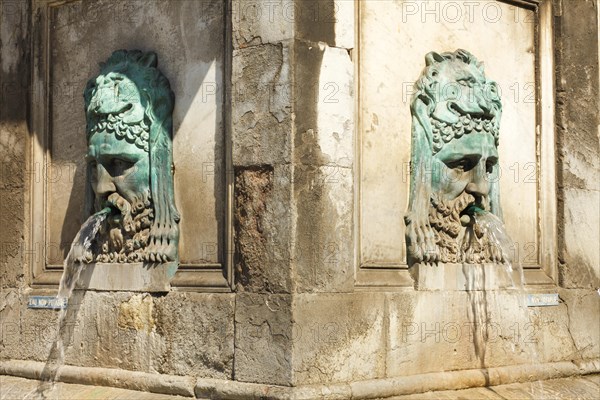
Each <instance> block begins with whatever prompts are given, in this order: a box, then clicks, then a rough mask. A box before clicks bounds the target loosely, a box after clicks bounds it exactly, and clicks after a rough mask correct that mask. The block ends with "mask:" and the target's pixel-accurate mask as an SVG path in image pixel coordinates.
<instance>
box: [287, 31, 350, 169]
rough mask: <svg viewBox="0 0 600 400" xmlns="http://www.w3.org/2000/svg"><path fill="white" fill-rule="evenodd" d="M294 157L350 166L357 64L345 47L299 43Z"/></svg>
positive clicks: (303, 160)
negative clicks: (355, 68)
mask: <svg viewBox="0 0 600 400" xmlns="http://www.w3.org/2000/svg"><path fill="white" fill-rule="evenodd" d="M295 51H296V60H297V61H296V65H297V69H296V74H297V78H296V87H295V97H294V98H295V100H296V102H295V109H294V111H295V113H296V120H295V123H296V138H295V144H296V146H295V152H294V156H295V158H294V160H295V161H296V162H297V163H302V164H313V165H331V164H334V165H340V166H343V167H348V168H349V167H351V166H352V165H353V160H354V65H353V64H352V60H351V59H350V56H349V55H348V52H347V51H346V50H345V49H338V48H333V47H328V46H325V45H324V44H318V45H316V44H307V43H303V42H297V43H296V48H295Z"/></svg>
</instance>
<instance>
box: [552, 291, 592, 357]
mask: <svg viewBox="0 0 600 400" xmlns="http://www.w3.org/2000/svg"><path fill="white" fill-rule="evenodd" d="M559 295H560V298H561V299H562V300H563V301H564V305H565V307H566V308H567V323H568V326H567V329H568V333H569V335H570V337H571V340H572V341H573V343H574V346H575V348H574V349H573V351H574V355H573V356H572V358H573V359H595V358H597V357H598V354H600V320H598V318H595V317H594V316H596V315H599V313H600V293H598V291H597V290H567V289H563V290H560V291H559Z"/></svg>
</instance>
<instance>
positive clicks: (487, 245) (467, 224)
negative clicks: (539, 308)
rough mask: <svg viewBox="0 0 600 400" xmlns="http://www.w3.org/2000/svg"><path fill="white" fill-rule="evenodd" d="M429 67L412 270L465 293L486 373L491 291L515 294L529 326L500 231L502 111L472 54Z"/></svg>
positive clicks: (418, 130) (417, 119)
mask: <svg viewBox="0 0 600 400" xmlns="http://www.w3.org/2000/svg"><path fill="white" fill-rule="evenodd" d="M425 60H426V67H425V69H424V70H423V72H422V74H421V77H420V78H419V79H418V81H417V82H416V93H415V94H414V96H413V100H412V104H411V113H412V121H413V122H412V150H411V164H412V165H413V168H412V174H411V191H410V199H409V209H408V213H407V214H406V216H405V222H406V227H407V230H406V247H407V249H408V261H409V266H410V269H411V273H412V275H413V277H414V278H415V286H416V288H417V289H420V290H465V291H466V292H467V297H468V303H469V305H470V306H469V309H468V310H467V314H468V317H469V320H470V321H471V326H472V337H473V346H474V351H475V355H476V357H477V358H478V359H479V365H480V367H481V368H485V367H486V348H487V343H488V339H489V333H488V325H489V323H490V321H489V315H490V312H489V310H488V307H489V305H488V299H487V296H488V292H489V291H493V290H498V289H506V290H515V295H516V296H517V297H518V304H519V308H520V309H521V310H522V311H523V313H524V317H525V319H526V320H528V319H529V315H528V310H527V307H526V305H525V302H524V299H525V296H524V290H523V283H524V279H523V269H522V267H521V265H520V264H517V266H516V270H515V269H513V265H512V260H511V258H512V257H511V254H510V248H511V246H512V240H511V239H510V237H509V236H508V234H507V233H506V231H505V229H504V224H503V222H502V208H501V204H500V196H499V156H498V144H499V139H500V120H501V116H502V103H501V100H500V96H499V94H498V89H497V84H496V83H495V82H494V81H492V80H489V79H488V78H486V76H485V72H484V68H483V64H482V63H480V62H479V61H478V60H477V59H476V58H475V56H473V55H472V54H471V53H469V52H468V51H465V50H457V51H455V52H451V53H436V52H431V53H429V54H427V56H426V57H425ZM532 356H534V359H537V355H536V354H535V349H534V350H533V352H532Z"/></svg>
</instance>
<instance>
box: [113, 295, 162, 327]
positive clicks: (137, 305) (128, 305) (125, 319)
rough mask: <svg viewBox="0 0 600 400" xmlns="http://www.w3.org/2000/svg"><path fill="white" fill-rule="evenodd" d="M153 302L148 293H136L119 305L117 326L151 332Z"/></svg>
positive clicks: (153, 324) (152, 325)
mask: <svg viewBox="0 0 600 400" xmlns="http://www.w3.org/2000/svg"><path fill="white" fill-rule="evenodd" d="M153 308H154V302H153V300H152V296H150V295H148V294H136V295H133V296H131V298H130V299H129V300H128V301H126V302H123V303H121V304H120V305H119V319H118V326H119V328H121V329H133V330H136V331H146V332H148V333H150V332H152V330H153V329H154V326H155V323H154V316H153V312H152V311H153Z"/></svg>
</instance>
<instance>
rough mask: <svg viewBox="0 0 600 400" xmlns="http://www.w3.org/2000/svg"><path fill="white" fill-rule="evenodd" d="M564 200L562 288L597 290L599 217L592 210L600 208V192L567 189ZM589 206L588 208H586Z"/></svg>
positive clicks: (599, 275)
mask: <svg viewBox="0 0 600 400" xmlns="http://www.w3.org/2000/svg"><path fill="white" fill-rule="evenodd" d="M599 181H600V178H599ZM561 198H562V202H563V203H562V204H563V205H564V207H565V208H564V209H563V215H562V217H563V223H564V225H562V226H559V235H560V236H561V237H562V239H563V240H564V243H565V247H563V248H562V250H561V251H560V261H561V264H559V274H560V284H561V286H563V287H566V288H589V289H597V288H599V287H600V252H599V251H598V238H600V213H599V212H598V211H596V212H590V210H592V209H593V208H594V206H592V205H598V204H600V191H597V190H589V189H571V188H565V189H564V190H563V191H562V196H561ZM588 204H589V205H590V206H589V207H587V206H585V205H588ZM596 208H597V207H596ZM559 214H560V213H559Z"/></svg>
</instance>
